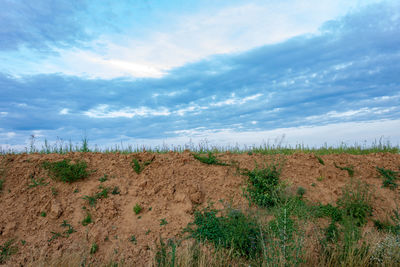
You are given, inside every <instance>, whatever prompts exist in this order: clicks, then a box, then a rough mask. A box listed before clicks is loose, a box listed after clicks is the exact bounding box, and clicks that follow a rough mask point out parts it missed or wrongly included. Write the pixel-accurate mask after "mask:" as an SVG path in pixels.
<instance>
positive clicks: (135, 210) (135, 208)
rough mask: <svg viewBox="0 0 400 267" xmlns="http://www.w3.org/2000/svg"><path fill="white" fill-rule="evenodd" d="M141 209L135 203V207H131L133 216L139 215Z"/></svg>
mask: <svg viewBox="0 0 400 267" xmlns="http://www.w3.org/2000/svg"><path fill="white" fill-rule="evenodd" d="M142 209H143V208H142V207H141V206H140V205H139V204H138V203H136V205H135V206H133V212H134V213H135V214H139V213H140V212H141V211H142Z"/></svg>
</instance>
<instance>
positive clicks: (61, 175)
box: [42, 159, 90, 183]
mask: <svg viewBox="0 0 400 267" xmlns="http://www.w3.org/2000/svg"><path fill="white" fill-rule="evenodd" d="M42 166H43V168H45V169H46V170H48V171H49V172H50V174H51V176H52V178H53V179H55V180H59V181H63V182H64V183H72V182H75V181H78V180H80V179H83V178H86V177H88V176H89V174H90V173H89V172H88V171H87V170H86V168H87V164H86V162H85V161H77V162H76V163H71V160H69V159H64V160H62V161H57V162H48V161H45V162H43V164H42Z"/></svg>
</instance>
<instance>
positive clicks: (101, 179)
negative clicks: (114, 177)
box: [99, 174, 108, 183]
mask: <svg viewBox="0 0 400 267" xmlns="http://www.w3.org/2000/svg"><path fill="white" fill-rule="evenodd" d="M107 180H108V175H107V174H104V175H103V177H100V178H99V181H100V182H101V183H103V182H105V181H107Z"/></svg>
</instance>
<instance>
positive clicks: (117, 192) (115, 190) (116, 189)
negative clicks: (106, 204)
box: [111, 186, 121, 195]
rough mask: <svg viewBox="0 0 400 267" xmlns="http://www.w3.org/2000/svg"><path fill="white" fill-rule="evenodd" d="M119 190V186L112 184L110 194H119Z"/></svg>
mask: <svg viewBox="0 0 400 267" xmlns="http://www.w3.org/2000/svg"><path fill="white" fill-rule="evenodd" d="M120 193H121V192H120V191H119V187H118V186H114V188H113V190H112V192H111V194H113V195H119V194H120Z"/></svg>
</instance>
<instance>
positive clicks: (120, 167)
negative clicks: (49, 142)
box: [0, 151, 400, 266]
mask: <svg viewBox="0 0 400 267" xmlns="http://www.w3.org/2000/svg"><path fill="white" fill-rule="evenodd" d="M216 157H217V159H218V162H223V163H226V164H227V165H226V166H224V165H208V164H204V163H201V162H200V161H199V160H196V159H195V158H194V156H193V154H192V153H191V152H190V151H185V152H183V153H175V152H169V153H165V154H154V153H147V152H144V153H135V154H120V153H115V154H111V153H110V154H105V153H78V152H75V153H68V154H64V155H61V154H47V155H45V154H18V155H2V156H0V167H1V172H0V175H1V177H0V179H2V180H4V182H3V186H2V191H1V192H0V207H2V215H1V217H0V245H2V244H4V243H6V242H7V241H8V240H11V239H14V240H16V241H15V242H16V243H15V244H17V246H18V252H16V253H15V254H14V255H12V256H10V257H9V258H8V259H7V265H11V266H13V265H15V266H17V265H29V264H35V263H36V262H38V261H44V260H46V259H51V258H57V257H61V256H65V255H72V254H73V253H75V254H76V255H78V254H79V255H80V258H81V259H85V261H86V263H89V262H90V263H94V264H99V263H107V262H109V261H110V260H113V261H120V260H124V261H125V262H126V263H131V264H135V265H140V266H142V265H146V264H148V263H149V262H151V261H152V255H153V254H152V252H151V250H152V249H153V248H154V246H155V243H156V242H157V240H159V238H160V237H162V238H170V237H179V236H181V235H182V230H183V228H185V227H186V226H187V224H188V223H189V222H191V221H192V220H193V212H194V211H195V210H196V209H197V208H200V207H204V206H206V205H207V204H208V203H209V202H214V203H215V207H217V208H218V207H221V208H222V204H221V203H220V202H219V200H221V199H223V200H225V201H228V202H231V205H232V206H236V207H240V206H245V205H248V202H247V200H246V199H245V198H244V197H243V187H244V186H245V185H246V176H243V175H241V174H240V171H239V169H248V170H251V169H254V168H255V167H256V165H257V164H258V165H262V164H263V163H265V162H271V161H272V160H283V161H284V165H283V169H282V176H281V179H282V180H286V181H287V183H289V184H290V185H291V187H292V188H294V189H296V188H297V187H302V188H304V189H305V193H304V198H306V199H308V200H309V201H311V202H321V203H322V204H327V203H335V202H336V201H337V199H338V198H340V196H341V193H342V190H341V189H342V187H343V186H344V185H345V184H347V183H348V181H349V180H350V179H351V178H352V177H350V175H349V172H348V171H346V170H343V169H341V168H337V167H335V165H336V166H342V167H343V166H344V167H348V168H351V169H353V170H354V174H353V176H354V177H353V178H355V179H359V180H361V181H364V182H366V183H368V184H369V185H370V186H371V189H372V191H373V196H374V198H373V209H374V211H373V216H375V217H380V218H382V217H384V216H386V215H387V214H388V213H389V212H390V211H391V210H393V209H395V208H396V204H398V203H396V199H397V195H398V193H399V192H398V189H396V190H390V189H388V188H382V179H379V175H378V173H377V170H376V167H377V166H378V167H381V168H386V169H393V170H397V169H398V168H399V166H400V155H397V154H369V155H363V156H355V155H348V154H340V155H325V156H320V157H316V156H315V155H313V154H294V155H290V156H281V155H280V156H274V157H271V156H269V157H267V156H263V155H259V154H252V155H248V154H233V153H229V152H227V153H223V154H217V155H216ZM64 159H69V160H71V162H72V163H73V162H81V161H84V162H86V163H87V168H88V170H90V171H91V172H90V175H89V177H87V178H84V179H80V180H78V181H76V182H73V183H63V182H61V181H56V180H53V179H51V178H50V176H49V173H48V171H47V170H45V169H44V168H43V163H44V162H57V161H62V160H64ZM135 162H137V164H136V165H139V167H138V170H140V171H136V170H135ZM91 197H92V198H95V201H94V204H93V202H92V203H91V204H90V202H89V199H90V198H91ZM136 205H138V206H140V208H141V209H140V211H139V212H135V211H134V207H135V206H136ZM218 205H220V206H218ZM83 222H84V223H83ZM94 244H95V245H96V246H97V247H98V249H97V250H96V251H95V252H94V253H92V254H90V248H91V247H92V246H93V245H94ZM92 252H93V251H92ZM71 253H72V254H71ZM82 255H84V256H82Z"/></svg>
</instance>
